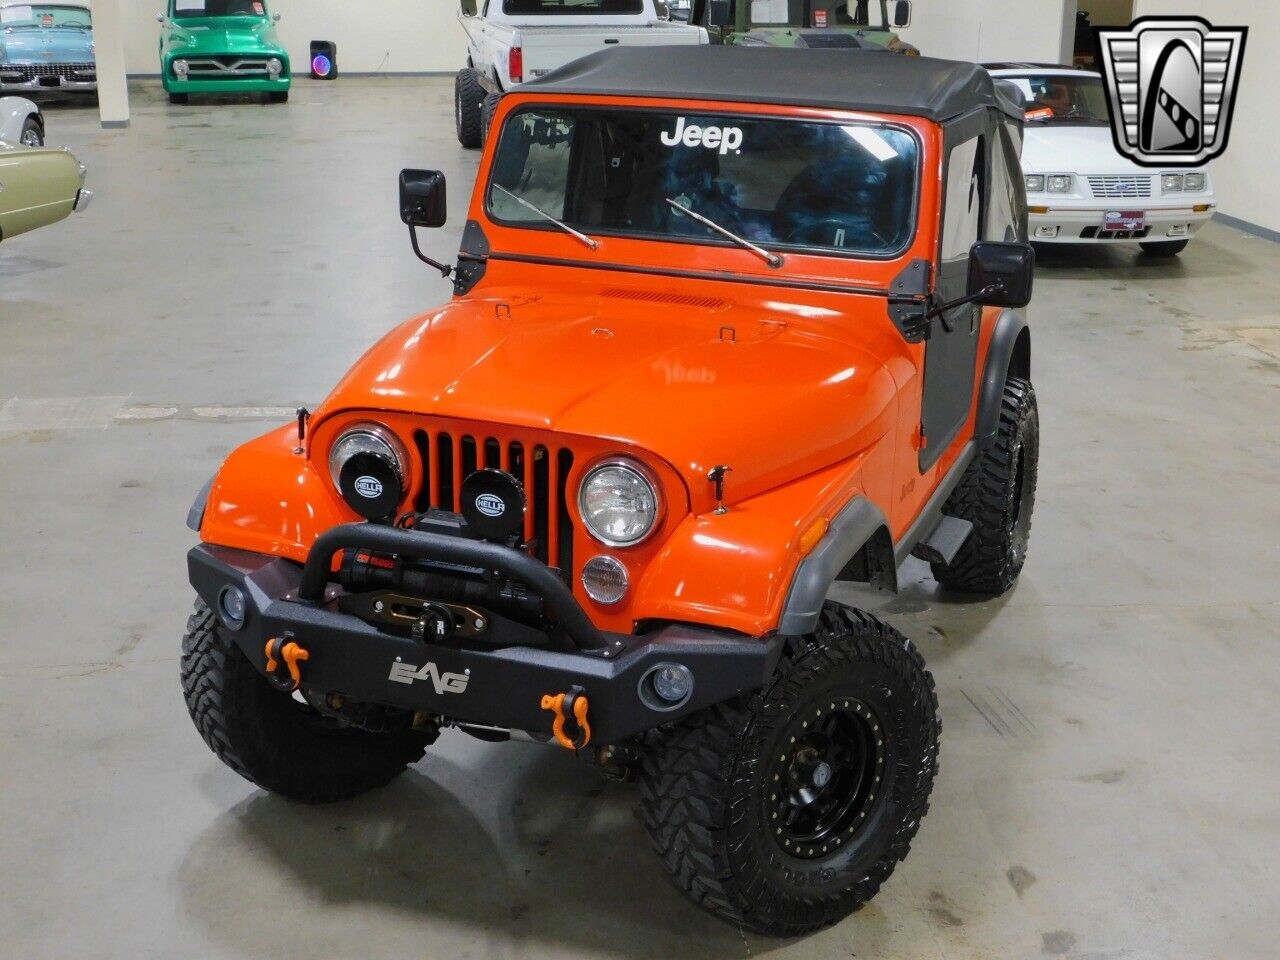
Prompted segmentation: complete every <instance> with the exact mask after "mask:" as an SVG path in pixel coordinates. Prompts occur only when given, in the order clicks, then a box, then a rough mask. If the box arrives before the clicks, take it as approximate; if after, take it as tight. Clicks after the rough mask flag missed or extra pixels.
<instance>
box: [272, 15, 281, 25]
mask: <svg viewBox="0 0 1280 960" xmlns="http://www.w3.org/2000/svg"><path fill="white" fill-rule="evenodd" d="M271 22H272V23H279V22H280V14H278V13H273V14H272V15H271Z"/></svg>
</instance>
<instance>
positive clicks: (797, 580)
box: [778, 496, 897, 636]
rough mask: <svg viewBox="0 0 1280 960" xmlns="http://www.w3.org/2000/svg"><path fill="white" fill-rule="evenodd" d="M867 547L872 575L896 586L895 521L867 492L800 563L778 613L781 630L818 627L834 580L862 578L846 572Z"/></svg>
mask: <svg viewBox="0 0 1280 960" xmlns="http://www.w3.org/2000/svg"><path fill="white" fill-rule="evenodd" d="M864 547H865V548H867V554H866V556H867V577H866V579H867V580H868V581H869V582H871V583H875V584H878V585H881V586H887V587H889V588H890V589H894V590H896V589H897V565H896V564H895V563H894V561H893V541H892V539H891V538H890V535H889V522H888V521H887V520H886V519H885V516H884V513H882V512H881V510H880V508H879V507H877V506H876V505H875V504H874V503H872V502H871V501H870V500H868V499H867V498H866V497H862V496H858V497H854V498H853V499H852V500H850V501H849V502H848V503H847V504H845V505H844V507H842V508H841V509H840V512H839V513H837V514H836V515H835V518H834V519H833V520H832V521H831V525H830V526H829V527H828V528H827V532H826V534H825V535H824V536H823V538H822V539H821V540H820V541H819V542H818V545H817V546H816V547H814V548H813V551H812V552H811V553H810V554H809V555H808V556H807V557H805V558H804V559H803V560H801V561H800V564H799V566H797V567H796V572H795V576H793V577H792V578H791V589H790V590H789V591H788V592H787V599H786V602H785V603H784V604H783V607H782V615H781V616H780V617H779V618H778V633H781V634H785V635H787V636H802V635H804V634H806V633H812V632H813V631H814V630H816V629H817V626H818V617H819V615H820V614H821V613H822V604H823V602H824V601H825V600H826V599H827V591H829V590H830V589H831V584H832V583H834V582H835V581H836V580H838V579H861V578H860V577H859V578H842V577H841V574H842V573H843V572H844V571H845V570H846V568H847V567H849V565H850V562H851V561H852V560H854V559H855V558H856V557H857V556H858V555H859V553H861V552H862V551H863V548H864ZM873 554H874V556H873Z"/></svg>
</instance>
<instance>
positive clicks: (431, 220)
mask: <svg viewBox="0 0 1280 960" xmlns="http://www.w3.org/2000/svg"><path fill="white" fill-rule="evenodd" d="M444 199H445V193H444V174H443V173H441V172H440V171H439V170H401V171H400V219H401V220H403V221H404V222H405V223H407V224H408V225H409V226H410V227H443V226H444V223H445V218H446V215H445V203H444Z"/></svg>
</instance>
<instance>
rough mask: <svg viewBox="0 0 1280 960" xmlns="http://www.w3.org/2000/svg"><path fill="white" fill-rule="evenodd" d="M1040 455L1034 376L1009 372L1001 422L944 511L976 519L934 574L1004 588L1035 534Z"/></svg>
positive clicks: (955, 585) (970, 586)
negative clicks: (1031, 378)
mask: <svg viewBox="0 0 1280 960" xmlns="http://www.w3.org/2000/svg"><path fill="white" fill-rule="evenodd" d="M1039 459H1040V414H1039V410H1038V408H1037V406H1036V393H1035V390H1034V389H1033V388H1032V386H1031V383H1030V381H1027V380H1023V379H1020V378H1018V377H1009V379H1008V380H1007V381H1006V382H1005V387H1004V395H1003V396H1002V397H1001V400H1000V425H999V428H998V429H997V430H996V433H995V435H994V436H993V437H991V439H989V440H987V441H986V442H985V443H984V444H983V446H982V447H981V448H980V449H979V450H978V453H977V456H975V457H974V459H973V462H972V463H970V464H969V467H968V469H967V470H966V471H965V475H964V477H963V478H962V479H961V481H960V483H959V485H958V486H957V487H956V489H955V490H954V491H953V492H952V494H951V496H950V497H949V498H948V499H947V502H946V504H945V505H944V506H943V508H942V512H943V513H945V514H948V515H950V516H953V517H959V518H960V519H962V520H968V521H970V522H971V523H972V524H973V532H972V533H971V534H970V535H969V539H968V540H966V541H965V542H964V546H962V547H961V548H960V551H959V552H958V553H957V554H956V555H955V557H954V558H953V559H952V561H951V563H950V564H948V565H947V566H943V565H942V564H937V563H935V564H930V568H931V569H932V571H933V577H934V579H935V580H937V581H938V582H939V583H940V584H942V585H943V586H945V587H949V588H951V589H955V590H966V591H970V592H973V593H986V594H993V595H994V594H1001V593H1004V592H1005V591H1006V590H1008V589H1009V588H1010V587H1012V586H1013V584H1014V582H1015V581H1016V580H1017V579H1018V575H1019V574H1021V573H1022V567H1023V564H1024V563H1026V559H1027V544H1028V541H1029V540H1030V538H1031V514H1032V512H1033V510H1034V508H1035V502H1036V477H1037V475H1038V471H1039Z"/></svg>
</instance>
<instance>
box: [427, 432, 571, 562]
mask: <svg viewBox="0 0 1280 960" xmlns="http://www.w3.org/2000/svg"><path fill="white" fill-rule="evenodd" d="M413 442H414V446H415V448H416V449H417V453H418V459H419V461H420V467H421V470H422V487H421V489H420V490H419V491H418V496H417V499H416V500H415V501H414V509H416V510H418V511H419V512H421V511H425V510H427V509H429V508H431V507H436V508H438V509H440V510H448V511H450V512H452V513H457V512H459V510H460V508H461V503H460V502H459V500H458V491H459V489H460V488H461V486H462V481H463V480H464V479H466V478H467V477H469V476H470V475H471V474H472V473H474V472H475V471H476V470H478V469H482V468H485V467H488V468H492V469H496V470H505V471H506V472H508V473H510V474H511V475H512V476H514V477H515V478H516V479H517V480H519V481H520V484H521V486H522V487H523V488H524V493H525V500H526V501H527V506H526V509H525V515H524V539H525V542H526V543H528V544H529V545H530V551H529V552H530V553H531V554H532V555H533V556H535V557H537V558H538V559H539V560H541V561H542V562H543V563H546V564H547V565H548V566H553V567H558V568H559V569H560V570H561V571H564V572H567V571H571V570H572V569H573V520H572V518H571V516H570V514H569V504H568V496H569V494H568V489H567V487H568V482H569V472H570V471H571V470H572V468H573V451H572V450H570V449H569V448H567V447H559V448H552V449H549V448H548V447H547V446H546V445H544V444H540V443H539V444H531V443H529V442H528V441H525V440H520V439H515V438H511V437H492V436H476V435H472V434H450V433H448V432H446V431H443V430H437V431H427V430H416V431H414V434H413Z"/></svg>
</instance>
